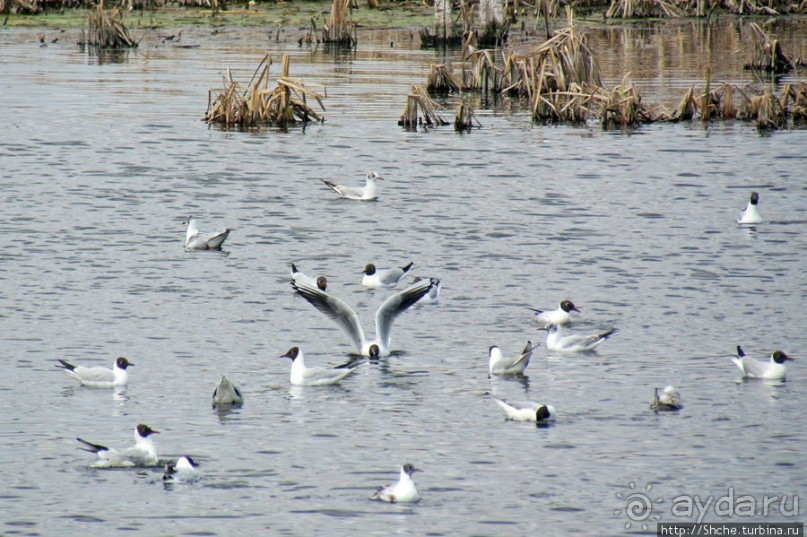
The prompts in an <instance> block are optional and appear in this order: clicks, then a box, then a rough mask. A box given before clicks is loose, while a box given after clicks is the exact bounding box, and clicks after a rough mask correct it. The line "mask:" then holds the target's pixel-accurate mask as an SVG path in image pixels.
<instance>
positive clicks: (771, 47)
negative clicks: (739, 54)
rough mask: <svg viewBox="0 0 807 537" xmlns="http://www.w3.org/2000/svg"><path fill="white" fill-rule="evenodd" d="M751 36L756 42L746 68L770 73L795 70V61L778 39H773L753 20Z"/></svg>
mask: <svg viewBox="0 0 807 537" xmlns="http://www.w3.org/2000/svg"><path fill="white" fill-rule="evenodd" d="M749 27H750V28H751V38H752V40H753V43H754V47H753V57H752V58H751V62H750V63H747V64H746V65H745V68H746V69H749V70H755V71H767V72H769V73H776V74H779V73H788V72H790V71H792V70H793V67H794V66H793V62H792V61H790V58H788V57H787V55H786V54H785V53H784V51H783V50H782V46H781V45H780V44H779V41H778V40H776V39H771V38H770V36H768V34H766V33H765V32H764V31H763V30H762V28H760V26H759V25H758V24H756V23H754V22H752V23H751V24H750V25H749Z"/></svg>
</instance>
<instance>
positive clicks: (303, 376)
mask: <svg viewBox="0 0 807 537" xmlns="http://www.w3.org/2000/svg"><path fill="white" fill-rule="evenodd" d="M281 358H290V359H291V375H290V379H291V383H292V384H293V385H294V386H330V385H332V384H337V383H338V382H340V381H341V380H342V379H343V378H345V377H346V376H348V375H350V374H351V373H353V372H354V371H355V370H356V369H357V368H358V367H359V366H358V364H356V365H354V366H349V367H343V368H328V367H306V366H305V359H304V358H303V351H302V349H300V348H299V347H292V348H290V349H289V351H288V352H287V353H286V354H284V355H282V356H281Z"/></svg>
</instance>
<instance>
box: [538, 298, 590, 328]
mask: <svg viewBox="0 0 807 537" xmlns="http://www.w3.org/2000/svg"><path fill="white" fill-rule="evenodd" d="M530 309H531V310H532V311H534V312H535V320H536V321H538V324H539V325H540V326H541V327H546V326H548V325H550V324H557V325H562V324H563V325H565V324H570V323H571V322H572V316H571V312H573V311H576V312H577V313H580V310H579V309H577V308H576V307H575V305H574V304H573V303H572V301H571V300H564V301H562V302H561V303H560V307H559V308H558V309H556V310H537V309H534V308H530Z"/></svg>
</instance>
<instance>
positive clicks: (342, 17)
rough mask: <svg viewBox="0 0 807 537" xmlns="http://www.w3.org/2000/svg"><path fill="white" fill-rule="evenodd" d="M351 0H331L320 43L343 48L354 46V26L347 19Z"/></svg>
mask: <svg viewBox="0 0 807 537" xmlns="http://www.w3.org/2000/svg"><path fill="white" fill-rule="evenodd" d="M350 5H351V0H333V3H332V4H331V14H330V16H329V17H328V22H326V23H325V26H324V27H323V28H322V42H323V43H330V44H334V45H341V46H345V47H353V46H355V45H356V35H355V31H356V25H355V24H353V21H351V20H349V18H348V11H349V10H350Z"/></svg>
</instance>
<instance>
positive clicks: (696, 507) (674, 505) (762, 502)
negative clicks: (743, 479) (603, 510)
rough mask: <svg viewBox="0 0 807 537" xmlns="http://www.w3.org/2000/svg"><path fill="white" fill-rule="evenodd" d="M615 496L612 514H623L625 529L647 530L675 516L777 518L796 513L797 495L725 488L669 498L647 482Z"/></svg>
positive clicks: (796, 514) (700, 520) (749, 518)
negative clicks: (618, 503)
mask: <svg viewBox="0 0 807 537" xmlns="http://www.w3.org/2000/svg"><path fill="white" fill-rule="evenodd" d="M616 497H617V498H618V499H619V500H622V502H623V505H622V507H623V508H622V509H616V510H615V511H614V514H624V515H625V516H626V517H627V519H628V522H627V523H626V524H625V528H631V527H633V525H634V524H637V525H640V526H641V528H642V529H643V530H647V529H648V523H652V522H660V521H661V520H671V519H675V518H681V519H687V520H690V521H691V520H694V521H696V522H698V523H701V522H703V521H704V519H706V520H707V521H710V520H714V519H718V518H719V519H725V518H733V519H736V520H738V521H741V520H743V519H745V520H747V521H749V522H751V521H760V520H764V519H766V518H768V517H769V516H776V515H777V514H778V516H779V517H796V516H798V515H799V497H798V496H796V495H787V494H783V495H770V496H768V495H766V496H762V497H756V496H751V495H747V494H737V493H736V492H735V491H734V487H729V488H728V489H727V493H726V494H725V495H714V494H713V495H710V496H699V495H691V494H682V495H679V496H676V497H674V498H673V499H672V500H671V501H669V500H666V499H664V498H663V497H661V496H660V495H657V494H656V492H655V491H654V490H653V485H647V486H646V487H644V490H641V488H640V487H637V486H636V484H635V483H633V482H631V483H630V484H629V490H628V491H626V494H623V493H622V492H618V493H617V494H616ZM707 516H708V518H707Z"/></svg>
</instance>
